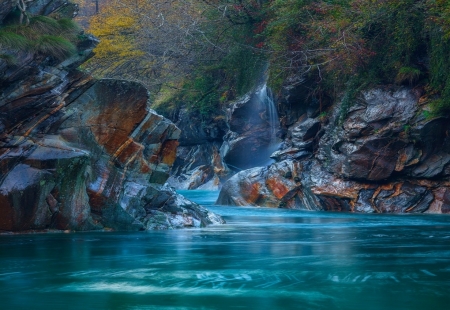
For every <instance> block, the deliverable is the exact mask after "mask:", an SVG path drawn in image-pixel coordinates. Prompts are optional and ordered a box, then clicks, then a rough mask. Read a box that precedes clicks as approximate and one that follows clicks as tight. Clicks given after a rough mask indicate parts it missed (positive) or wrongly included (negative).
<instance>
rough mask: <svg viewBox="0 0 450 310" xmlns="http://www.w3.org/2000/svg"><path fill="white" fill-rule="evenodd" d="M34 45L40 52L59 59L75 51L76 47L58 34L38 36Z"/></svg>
mask: <svg viewBox="0 0 450 310" xmlns="http://www.w3.org/2000/svg"><path fill="white" fill-rule="evenodd" d="M34 46H35V48H36V50H37V51H39V52H40V53H42V54H45V55H50V56H53V57H55V58H57V59H59V60H64V59H65V58H67V57H68V56H70V55H72V54H74V53H75V52H76V47H75V46H74V45H73V44H72V43H70V41H68V40H66V39H64V38H62V37H59V36H51V35H43V36H40V37H39V39H38V40H37V41H36V42H35V44H34Z"/></svg>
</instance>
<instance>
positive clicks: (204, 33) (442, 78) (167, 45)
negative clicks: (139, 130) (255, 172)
mask: <svg viewBox="0 0 450 310" xmlns="http://www.w3.org/2000/svg"><path fill="white" fill-rule="evenodd" d="M80 1H81V0H80ZM90 25H91V26H90V27H91V28H90V31H91V32H93V33H94V34H95V35H96V36H98V37H99V38H100V39H101V43H100V44H99V45H98V47H97V49H96V56H95V58H93V59H92V61H91V63H89V64H88V66H87V69H89V70H91V71H92V72H94V73H95V74H96V75H100V76H107V77H115V78H126V79H132V80H138V81H141V82H143V83H144V84H146V85H147V86H148V87H149V88H150V89H151V90H152V91H153V96H154V98H155V102H157V103H158V104H159V105H160V106H164V107H165V108H167V107H172V108H174V109H176V108H177V107H179V106H181V105H187V106H188V107H190V108H191V109H193V110H196V111H198V112H200V113H201V114H204V115H208V114H211V113H212V114H214V111H215V110H217V109H220V108H221V107H220V105H221V103H223V102H226V101H227V100H231V99H234V98H236V96H239V95H242V94H244V93H245V92H247V91H249V90H250V89H252V87H253V86H254V84H255V83H256V82H257V81H258V79H259V78H260V77H261V75H262V72H263V71H264V68H265V67H266V66H267V64H268V63H269V67H270V72H269V73H270V75H269V83H270V86H271V87H273V88H274V89H275V91H277V90H280V89H281V87H282V86H283V85H284V86H286V85H289V84H290V85H296V84H298V83H302V82H304V81H305V80H307V81H308V87H309V86H310V87H309V88H310V94H309V96H310V98H315V99H317V100H319V101H320V102H321V103H322V100H325V99H324V98H330V99H327V100H336V99H337V98H341V99H342V104H341V109H342V111H341V117H340V118H341V120H342V119H344V118H345V117H346V111H347V110H348V109H349V107H350V106H351V104H352V102H353V101H354V100H355V97H356V95H357V93H358V92H359V91H360V90H362V89H364V88H367V87H370V86H373V85H376V84H392V83H396V84H406V85H409V86H416V85H422V86H424V87H425V89H427V90H428V91H429V94H432V95H433V100H434V101H435V104H434V106H435V109H434V110H435V111H436V113H447V112H446V111H450V62H449V61H448V55H450V42H449V40H450V2H449V1H447V0H266V1H254V0H208V1H204V0H166V1H145V0H120V1H119V0H110V1H108V3H104V2H102V7H101V11H100V14H98V15H96V16H95V17H93V18H92V19H91V20H90ZM447 107H448V108H447Z"/></svg>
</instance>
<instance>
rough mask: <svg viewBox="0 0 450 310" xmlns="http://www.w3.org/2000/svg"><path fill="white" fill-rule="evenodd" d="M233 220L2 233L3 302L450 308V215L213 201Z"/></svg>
mask: <svg viewBox="0 0 450 310" xmlns="http://www.w3.org/2000/svg"><path fill="white" fill-rule="evenodd" d="M183 194H186V196H190V197H191V198H192V199H193V200H196V201H198V202H200V203H202V204H204V205H208V207H209V208H210V209H212V210H213V211H215V212H217V213H219V214H221V215H223V216H224V218H225V219H226V221H227V224H226V225H220V226H211V227H207V228H204V229H187V230H181V231H152V232H140V233H104V232H94V233H92V232H89V233H72V234H30V235H1V236H0V309H5V310H6V309H27V310H28V309H130V310H131V309H133V310H134V309H136V310H138V309H139V310H145V309H162V310H165V309H166V310H169V309H178V310H182V309H271V310H272V309H448V304H449V302H450V295H449V293H450V217H448V216H436V215H406V216H405V215H403V216H398V215H361V214H347V213H318V212H301V211H293V210H281V209H265V208H253V207H221V206H213V205H212V203H213V202H214V201H215V198H216V197H217V193H216V192H201V191H189V192H183Z"/></svg>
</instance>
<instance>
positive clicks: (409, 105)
mask: <svg viewBox="0 0 450 310" xmlns="http://www.w3.org/2000/svg"><path fill="white" fill-rule="evenodd" d="M427 109H428V107H427V102H426V100H425V98H422V97H421V93H420V91H418V90H413V89H408V88H404V87H401V88H399V87H395V88H392V89H382V88H378V89H372V90H370V91H366V92H362V93H361V95H360V96H359V98H357V100H356V101H355V103H354V104H353V105H352V106H351V107H350V109H349V111H348V115H347V116H346V117H345V118H344V120H343V121H341V119H342V117H341V115H340V111H341V107H340V106H339V105H336V106H334V107H333V108H332V109H330V110H329V111H328V114H329V115H328V116H323V115H322V116H320V117H316V118H313V117H308V116H310V115H314V114H308V113H306V110H307V107H306V108H305V109H304V111H305V113H304V114H303V115H301V116H300V117H299V118H298V119H297V121H296V122H295V123H294V124H292V125H291V126H289V128H288V130H287V136H286V139H285V142H284V145H283V149H282V150H280V151H278V152H275V153H274V154H273V155H272V157H273V158H274V159H276V160H277V163H275V164H272V165H270V166H268V167H261V168H254V169H251V170H246V171H243V172H240V173H238V174H236V175H235V176H233V177H232V178H231V179H230V180H229V181H228V182H227V183H226V184H225V185H224V187H223V189H222V191H221V193H220V196H219V199H218V203H219V204H227V205H259V206H270V207H282V208H295V209H306V210H327V211H355V212H377V213H423V212H428V213H450V200H449V197H450V196H449V194H450V182H449V175H450V168H449V167H450V166H449V163H450V141H449V137H448V132H449V130H450V127H449V126H450V123H449V122H448V119H447V118H444V117H437V118H430V117H429V116H428V115H429V113H428V111H427ZM316 115H317V114H316Z"/></svg>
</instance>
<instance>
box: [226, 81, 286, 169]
mask: <svg viewBox="0 0 450 310" xmlns="http://www.w3.org/2000/svg"><path fill="white" fill-rule="evenodd" d="M270 96H271V95H270V94H268V93H267V88H266V86H265V85H262V86H260V88H259V89H257V90H256V91H255V92H254V93H252V94H249V95H247V96H244V97H243V98H241V99H240V100H238V101H236V102H234V103H231V106H230V108H229V109H228V111H227V114H228V115H227V123H228V126H229V130H228V132H227V133H226V135H225V136H224V143H223V145H222V147H221V150H220V151H221V154H222V156H223V159H224V161H225V163H226V164H227V165H229V166H230V167H231V168H233V169H237V170H242V169H248V168H251V167H255V166H258V165H265V164H268V163H270V162H271V161H270V159H269V156H270V154H271V153H272V152H273V151H275V150H276V149H277V148H278V145H277V143H275V141H274V140H275V139H274V136H275V134H276V131H277V130H278V127H279V126H278V117H277V116H276V114H275V115H273V114H272V115H271V110H273V111H274V112H275V111H276V107H275V106H273V105H272V102H270V101H271V100H272V99H271V98H270ZM271 105H272V106H271ZM274 116H275V117H276V120H274V119H273V117H274Z"/></svg>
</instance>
